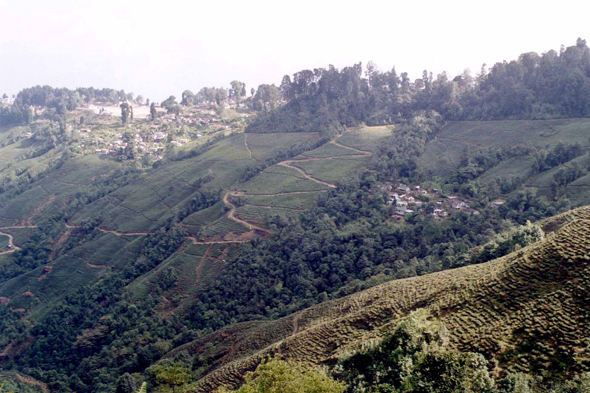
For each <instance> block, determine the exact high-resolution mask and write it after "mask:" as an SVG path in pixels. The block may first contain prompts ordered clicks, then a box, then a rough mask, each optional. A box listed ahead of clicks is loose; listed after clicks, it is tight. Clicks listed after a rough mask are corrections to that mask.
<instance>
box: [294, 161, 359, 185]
mask: <svg viewBox="0 0 590 393" xmlns="http://www.w3.org/2000/svg"><path fill="white" fill-rule="evenodd" d="M367 162H368V160H367V158H364V157H359V158H334V159H330V160H320V161H303V162H294V163H293V164H292V165H294V166H296V167H298V168H301V169H303V170H304V171H305V172H306V173H307V174H308V175H310V176H312V177H314V178H316V179H319V180H322V181H325V182H329V183H337V182H339V181H342V180H347V179H350V178H353V177H354V176H355V175H356V174H358V173H359V172H360V171H362V170H363V169H365V168H366V165H367Z"/></svg>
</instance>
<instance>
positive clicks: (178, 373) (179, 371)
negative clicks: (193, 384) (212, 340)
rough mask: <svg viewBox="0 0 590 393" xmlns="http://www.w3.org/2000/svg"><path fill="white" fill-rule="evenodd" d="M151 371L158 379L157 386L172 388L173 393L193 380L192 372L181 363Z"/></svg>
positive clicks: (155, 367) (166, 365)
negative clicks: (162, 385)
mask: <svg viewBox="0 0 590 393" xmlns="http://www.w3.org/2000/svg"><path fill="white" fill-rule="evenodd" d="M150 371H151V372H152V373H153V374H154V376H155V377H156V383H157V384H159V385H160V384H165V385H168V386H171V387H172V391H173V392H176V387H178V386H181V385H184V384H185V383H187V382H188V381H189V380H190V379H191V373H190V370H189V369H187V368H186V367H184V366H183V365H182V364H179V363H168V364H162V365H157V366H154V367H152V369H151V370H150Z"/></svg>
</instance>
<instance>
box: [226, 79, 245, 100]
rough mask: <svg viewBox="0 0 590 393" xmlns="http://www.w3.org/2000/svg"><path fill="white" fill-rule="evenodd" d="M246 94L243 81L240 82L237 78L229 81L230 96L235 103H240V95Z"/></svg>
mask: <svg viewBox="0 0 590 393" xmlns="http://www.w3.org/2000/svg"><path fill="white" fill-rule="evenodd" d="M245 96H246V84H245V83H244V82H240V81H238V80H233V81H232V82H231V89H230V98H233V99H234V100H235V101H236V104H238V105H239V104H240V100H241V99H242V97H245Z"/></svg>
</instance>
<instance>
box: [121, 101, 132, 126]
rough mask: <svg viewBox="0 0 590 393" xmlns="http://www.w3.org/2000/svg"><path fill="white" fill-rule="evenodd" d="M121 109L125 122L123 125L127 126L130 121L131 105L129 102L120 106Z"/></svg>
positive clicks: (122, 118)
mask: <svg viewBox="0 0 590 393" xmlns="http://www.w3.org/2000/svg"><path fill="white" fill-rule="evenodd" d="M119 107H120V108H121V120H122V121H123V124H127V120H128V119H129V113H130V110H129V104H128V103H127V101H125V102H123V103H121V105H119Z"/></svg>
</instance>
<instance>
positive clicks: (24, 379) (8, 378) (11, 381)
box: [0, 372, 49, 393]
mask: <svg viewBox="0 0 590 393" xmlns="http://www.w3.org/2000/svg"><path fill="white" fill-rule="evenodd" d="M0 392H13V393H49V389H48V388H47V385H46V384H44V383H42V382H39V381H37V380H35V379H34V378H31V377H28V376H26V375H22V374H19V373H14V372H5V373H3V372H0Z"/></svg>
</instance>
